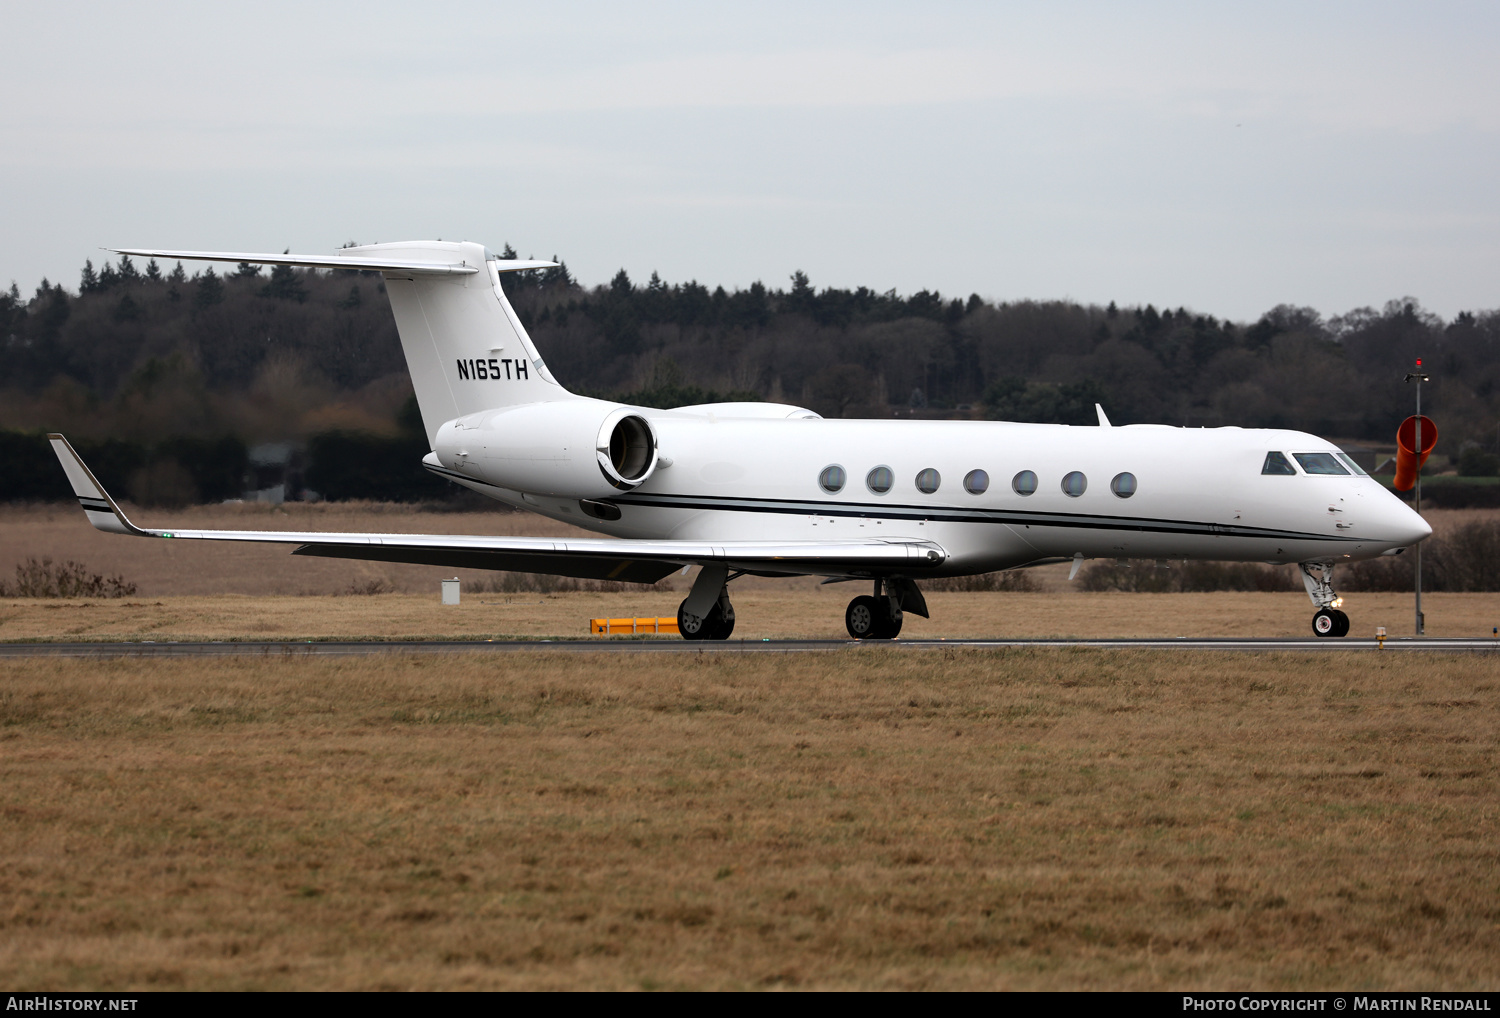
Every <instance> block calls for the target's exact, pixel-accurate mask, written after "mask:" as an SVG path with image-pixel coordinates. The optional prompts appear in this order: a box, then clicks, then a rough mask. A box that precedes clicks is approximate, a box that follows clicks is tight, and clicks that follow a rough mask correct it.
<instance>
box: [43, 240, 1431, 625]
mask: <svg viewBox="0 0 1500 1018" xmlns="http://www.w3.org/2000/svg"><path fill="white" fill-rule="evenodd" d="M119 253H121V254H129V255H138V256H141V257H153V258H162V259H198V260H208V261H225V262H249V263H251V264H261V265H301V266H312V267H316V268H323V269H332V268H340V269H362V270H367V271H375V272H379V273H380V274H381V275H382V276H384V277H385V284H386V292H387V293H388V294H389V295H390V300H391V309H392V311H394V312H395V315H396V326H397V328H398V330H399V331H400V334H401V346H402V348H403V350H404V351H405V353H406V363H407V366H408V368H409V369H410V370H411V377H412V383H413V385H414V386H415V388H416V395H417V402H418V404H419V405H420V407H421V411H422V420H423V423H424V425H425V427H426V430H427V437H428V440H429V442H430V445H431V449H432V451H431V452H430V453H429V454H428V455H427V456H426V457H425V459H424V460H423V465H424V466H426V468H427V469H428V470H431V471H432V472H434V473H436V474H440V475H442V476H443V477H447V478H449V479H450V480H453V481H455V482H457V483H458V484H462V485H464V486H465V487H468V488H472V489H473V490H475V491H478V492H481V493H482V494H485V495H488V496H490V497H491V498H494V499H496V500H498V501H500V502H504V503H507V504H508V505H512V506H519V507H521V508H524V509H529V510H531V511H533V512H537V513H541V514H542V515H544V516H550V517H552V518H553V519H558V520H563V521H565V522H568V523H575V524H578V525H580V526H583V527H586V528H588V529H590V530H594V531H598V532H599V533H601V534H605V535H607V536H605V537H600V538H590V539H583V540H562V541H559V540H547V539H535V538H518V537H483V536H476V537H452V536H447V535H443V536H432V535H423V534H322V533H293V532H262V531H229V530H153V529H147V528H143V527H138V526H136V525H135V524H134V523H131V522H130V521H129V520H128V519H126V518H125V515H124V514H123V513H122V512H120V509H119V507H118V506H117V505H116V504H115V503H114V501H113V500H112V499H111V498H110V497H109V495H108V494H107V493H106V492H105V491H104V489H103V488H102V487H101V486H100V485H99V483H98V481H97V480H95V478H94V476H93V474H92V473H90V471H89V469H88V468H87V467H86V466H85V465H84V464H83V462H82V461H81V460H80V459H79V458H78V456H77V454H76V453H75V452H74V451H73V449H72V447H71V446H69V445H68V443H67V440H66V439H64V438H63V437H62V436H61V435H54V436H52V442H53V447H54V449H55V450H56V452H57V455H58V458H59V459H60V460H61V461H62V465H63V469H65V470H66V471H67V474H68V478H69V480H70V481H71V482H72V484H73V489H74V491H75V492H76V494H77V495H78V499H79V501H80V502H81V503H82V504H83V508H84V511H85V513H86V514H87V515H88V518H89V521H90V522H92V523H93V524H94V526H96V527H98V528H99V529H100V530H107V531H111V532H114V533H120V534H131V535H135V536H137V537H149V538H156V539H171V540H183V539H194V540H207V541H262V542H265V541H269V542H280V543H284V544H293V545H297V547H296V548H295V549H294V551H293V554H298V555H322V556H331V557H334V558H350V559H375V560H379V561H385V562H415V563H425V564H430V565H440V566H445V567H468V568H479V569H509V570H518V571H523V572H537V573H553V574H559V575H564V576H576V577H589V578H609V579H618V580H630V581H636V582H643V583H653V582H655V581H657V580H660V579H661V578H663V577H664V576H666V575H668V574H669V573H671V572H672V571H674V570H676V569H680V568H683V567H684V566H690V565H696V566H700V567H701V569H700V571H699V573H698V577H697V580H696V581H695V582H694V584H693V588H692V591H691V592H690V593H689V594H688V596H687V599H686V600H684V601H683V602H682V606H681V607H680V608H679V609H678V621H679V624H680V630H681V632H682V635H683V636H685V637H687V638H688V639H724V638H726V637H728V636H729V634H730V632H731V631H732V630H733V628H734V609H733V607H732V605H731V604H730V599H729V583H730V582H731V581H732V580H733V579H735V578H736V577H737V576H740V575H743V574H746V573H751V574H755V575H758V576H798V575H818V576H824V577H827V578H828V579H830V580H841V579H850V580H855V579H862V580H865V581H868V582H870V583H871V584H872V587H873V589H872V593H871V594H867V595H861V596H859V597H856V598H854V600H852V601H851V602H850V603H849V607H848V609H847V611H846V612H845V623H846V625H847V627H848V630H849V634H850V635H851V636H853V637H855V638H859V639H890V638H892V637H894V636H895V635H896V634H897V633H898V632H900V629H901V620H902V613H903V612H908V611H910V612H916V613H917V614H920V615H923V616H926V615H927V606H926V603H925V602H924V600H923V597H922V594H921V590H920V588H919V587H918V583H919V582H920V581H921V580H922V579H924V578H926V577H940V576H959V575H964V574H970V573H981V572H990V571H993V570H999V569H1013V568H1018V567H1022V566H1027V565H1036V564H1039V563H1044V562H1057V561H1066V560H1070V559H1071V560H1072V561H1073V562H1074V572H1075V574H1076V572H1077V566H1078V564H1079V563H1082V562H1083V561H1084V560H1085V559H1090V558H1116V559H1119V558H1149V559H1164V558H1178V559H1188V558H1191V559H1229V560H1241V561H1263V562H1271V563H1293V562H1295V563H1298V564H1299V565H1300V566H1301V569H1302V575H1303V580H1304V583H1305V584H1306V586H1307V592H1308V595H1309V597H1310V598H1311V599H1312V602H1313V604H1314V606H1315V607H1316V608H1317V612H1316V614H1315V615H1314V616H1313V630H1314V632H1316V633H1317V634H1318V635H1319V636H1342V635H1344V634H1345V633H1347V632H1348V629H1349V619H1348V617H1347V616H1346V615H1345V614H1344V613H1343V612H1342V611H1340V610H1339V605H1340V604H1341V600H1340V599H1339V598H1338V597H1337V595H1336V594H1335V593H1334V590H1333V586H1332V582H1331V581H1332V573H1333V567H1334V565H1335V564H1336V563H1339V562H1347V561H1351V560H1357V559H1367V558H1373V557H1375V556H1377V555H1389V554H1395V553H1397V552H1399V551H1401V550H1402V549H1403V548H1406V547H1408V546H1409V545H1412V544H1415V543H1416V542H1418V541H1420V540H1422V539H1423V538H1425V537H1427V536H1428V535H1429V534H1430V533H1431V532H1432V531H1431V528H1430V527H1428V526H1427V524H1426V523H1425V522H1423V520H1422V519H1421V517H1419V516H1418V515H1417V514H1416V513H1414V512H1412V511H1411V510H1410V509H1408V508H1407V507H1406V506H1405V505H1404V504H1402V503H1401V502H1400V501H1399V500H1398V499H1396V498H1395V497H1394V496H1393V495H1391V494H1390V493H1389V492H1387V491H1385V489H1384V488H1383V487H1382V486H1381V485H1380V484H1378V483H1376V482H1375V481H1374V480H1372V479H1370V478H1369V477H1368V476H1366V475H1365V473H1364V471H1362V470H1361V469H1360V468H1359V467H1358V466H1356V465H1355V464H1354V462H1353V460H1351V459H1350V458H1349V457H1348V456H1346V455H1344V454H1343V453H1342V452H1341V451H1340V450H1339V449H1337V448H1336V447H1335V446H1333V445H1330V444H1329V443H1328V442H1326V441H1323V440H1322V439H1319V438H1316V437H1314V436H1312V435H1307V434H1302V433H1300V432H1295V431H1252V430H1244V429H1241V428H1213V429H1197V430H1187V429H1184V428H1170V427H1164V426H1160V425H1130V426H1127V427H1119V428H1116V427H1111V426H1110V424H1109V421H1108V419H1107V418H1106V417H1105V415H1104V411H1103V410H1102V409H1101V410H1100V411H1099V426H1098V427H1066V426H1061V425H1041V424H1008V423H1003V422H981V421H874V420H825V419H823V418H822V417H819V416H818V415H817V414H815V413H813V412H812V411H810V410H804V409H801V408H799V407H792V406H784V405H781V404H778V403H715V404H708V405H703V406H685V407H678V408H676V409H674V410H652V409H648V408H645V407H636V406H627V405H623V404H619V403H610V402H606V401H604V400H598V399H589V398H586V397H583V396H577V395H574V394H573V393H571V392H569V391H568V390H567V389H565V388H563V386H562V385H561V384H559V383H558V381H557V379H556V378H554V377H553V375H552V372H551V371H549V370H548V368H547V365H546V362H545V361H543V359H542V357H541V354H540V353H539V352H538V351H537V349H536V348H535V347H534V346H533V345H532V342H531V339H530V337H529V336H527V334H526V330H525V329H524V328H523V327H522V325H521V322H520V320H519V319H518V318H517V317H516V314H515V311H514V310H512V308H511V306H510V303H509V302H508V301H507V300H506V299H505V294H504V292H503V291H502V289H501V286H500V276H501V274H502V273H505V272H516V271H522V270H526V269H536V268H542V267H545V266H549V265H551V264H552V263H551V262H537V261H516V260H503V259H499V258H496V257H495V256H494V255H493V254H491V253H490V252H489V251H487V250H486V249H485V248H483V247H481V246H480V245H478V244H468V243H442V242H415V243H403V244H375V245H370V246H367V247H353V248H346V249H344V250H343V251H340V252H339V253H338V254H335V255H328V256H321V257H320V256H304V255H267V254H247V253H243V252H205V251H146V250H131V249H122V250H121V251H120V252H119Z"/></svg>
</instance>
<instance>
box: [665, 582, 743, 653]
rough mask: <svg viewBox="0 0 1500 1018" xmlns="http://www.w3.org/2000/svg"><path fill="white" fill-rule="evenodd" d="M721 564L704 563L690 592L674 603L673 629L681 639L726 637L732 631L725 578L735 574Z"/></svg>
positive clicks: (732, 612)
mask: <svg viewBox="0 0 1500 1018" xmlns="http://www.w3.org/2000/svg"><path fill="white" fill-rule="evenodd" d="M738 575H740V574H739V573H735V574H734V576H731V575H729V570H727V569H725V568H724V567H723V566H704V567H703V568H702V569H701V570H699V572H698V579H697V580H696V581H695V582H694V583H693V589H692V592H691V593H689V594H688V596H687V597H686V598H684V599H683V602H682V604H680V605H678V606H677V631H678V632H679V633H681V634H682V638H683V639H684V640H727V639H729V634H730V633H733V632H734V605H732V604H730V603H729V581H730V580H732V579H734V578H735V576H738Z"/></svg>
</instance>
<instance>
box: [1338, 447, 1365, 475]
mask: <svg viewBox="0 0 1500 1018" xmlns="http://www.w3.org/2000/svg"><path fill="white" fill-rule="evenodd" d="M1337 455H1338V458H1339V459H1340V460H1342V461H1343V463H1344V466H1346V467H1348V468H1349V469H1350V470H1352V471H1354V472H1355V473H1356V474H1358V475H1359V476H1361V477H1369V476H1370V475H1369V474H1367V473H1365V471H1364V468H1363V467H1361V466H1360V465H1359V464H1358V463H1356V462H1354V458H1353V457H1352V456H1350V455H1348V454H1347V453H1342V452H1341V453H1338V454H1337Z"/></svg>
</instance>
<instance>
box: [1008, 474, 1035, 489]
mask: <svg viewBox="0 0 1500 1018" xmlns="http://www.w3.org/2000/svg"><path fill="white" fill-rule="evenodd" d="M1010 486H1011V488H1012V489H1013V490H1014V491H1015V493H1016V494H1017V495H1034V494H1036V474H1035V473H1034V472H1033V471H1030V470H1023V471H1021V472H1020V473H1019V474H1017V475H1016V476H1015V477H1012V478H1011V479H1010Z"/></svg>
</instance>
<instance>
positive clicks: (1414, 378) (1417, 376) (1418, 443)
mask: <svg viewBox="0 0 1500 1018" xmlns="http://www.w3.org/2000/svg"><path fill="white" fill-rule="evenodd" d="M1406 380H1407V381H1408V382H1416V383H1417V422H1416V423H1417V434H1416V437H1415V440H1414V441H1413V443H1412V444H1413V445H1414V446H1415V447H1416V450H1417V494H1416V499H1415V501H1414V503H1413V504H1414V505H1415V507H1416V511H1417V515H1418V516H1420V515H1422V383H1423V382H1425V381H1427V375H1426V374H1424V373H1423V371H1422V358H1420V357H1418V358H1417V370H1415V371H1408V372H1407V373H1406ZM1416 573H1417V619H1416V627H1415V628H1416V635H1418V636H1426V635H1427V627H1426V625H1425V624H1424V622H1423V619H1422V542H1420V541H1418V542H1417V569H1416Z"/></svg>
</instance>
